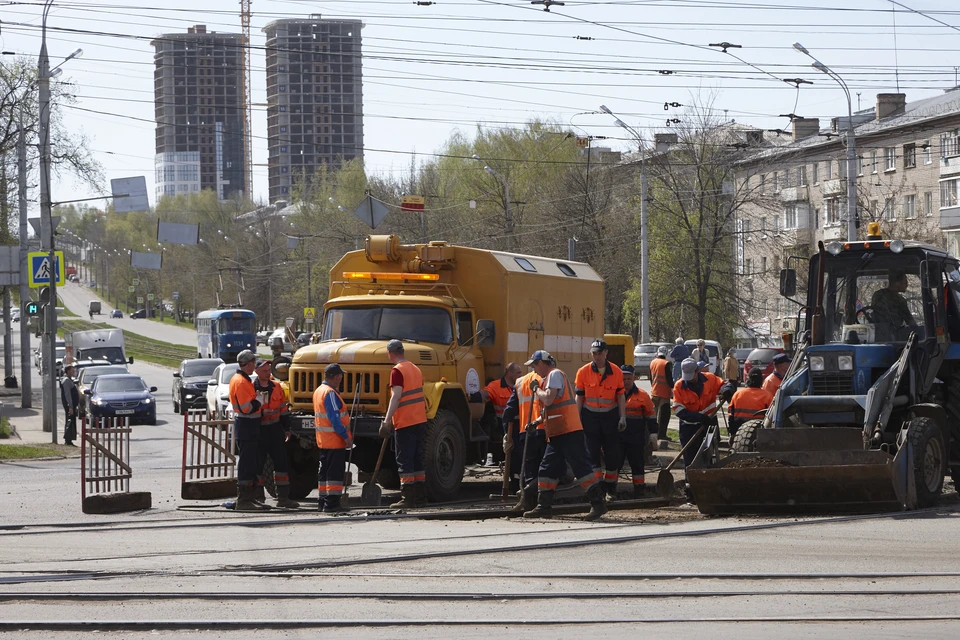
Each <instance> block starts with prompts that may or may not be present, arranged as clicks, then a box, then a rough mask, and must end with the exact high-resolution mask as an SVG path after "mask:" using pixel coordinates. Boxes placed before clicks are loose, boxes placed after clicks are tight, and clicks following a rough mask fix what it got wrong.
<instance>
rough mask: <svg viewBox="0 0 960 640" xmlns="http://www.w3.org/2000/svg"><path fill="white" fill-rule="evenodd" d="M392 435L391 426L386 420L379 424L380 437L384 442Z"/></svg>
mask: <svg viewBox="0 0 960 640" xmlns="http://www.w3.org/2000/svg"><path fill="white" fill-rule="evenodd" d="M391 435H393V425H392V424H390V423H388V422H387V421H386V420H384V421H383V422H381V423H380V437H381V438H383V439H384V440H386V439H387V438H389V437H390V436H391Z"/></svg>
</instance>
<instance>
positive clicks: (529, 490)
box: [503, 350, 556, 515]
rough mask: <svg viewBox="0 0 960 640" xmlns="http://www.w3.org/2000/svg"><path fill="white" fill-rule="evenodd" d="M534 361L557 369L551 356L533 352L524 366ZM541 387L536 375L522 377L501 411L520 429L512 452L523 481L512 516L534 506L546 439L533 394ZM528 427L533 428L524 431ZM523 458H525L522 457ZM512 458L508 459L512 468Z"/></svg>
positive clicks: (505, 441) (505, 418)
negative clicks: (517, 454) (547, 362)
mask: <svg viewBox="0 0 960 640" xmlns="http://www.w3.org/2000/svg"><path fill="white" fill-rule="evenodd" d="M537 360H549V361H551V362H553V363H554V365H556V362H555V361H553V356H551V355H550V354H549V353H547V352H546V351H542V350H541V351H535V352H534V353H533V357H531V358H530V360H528V361H527V364H526V365H525V366H528V367H529V366H532V365H531V363H533V362H535V361H537ZM541 384H543V379H542V378H541V377H540V376H539V375H538V374H537V372H536V371H530V372H529V373H527V374H525V375H523V376H521V377H520V378H518V379H517V383H516V385H515V388H514V392H513V394H512V395H511V396H510V399H509V400H507V406H506V408H505V409H504V410H503V419H504V421H507V422H513V421H516V423H517V425H519V432H520V434H519V437H518V438H517V439H515V440H513V441H512V442H511V443H510V444H511V445H512V451H519V453H520V463H519V464H518V465H517V467H516V471H517V474H519V473H520V471H521V469H522V470H523V477H521V478H519V480H520V500H518V501H517V504H516V505H514V507H513V509H512V510H511V512H512V513H514V514H516V515H520V514H522V513H525V512H527V511H530V510H531V509H533V508H534V507H535V506H537V477H538V476H537V472H538V469H539V468H540V463H541V462H542V461H543V452H544V451H545V450H546V448H547V435H546V432H545V431H544V425H543V423H542V422H539V421H538V420H537V419H538V418H539V417H540V409H541V407H540V405H539V404H538V403H537V401H536V396H535V392H536V390H537V389H538V388H539V387H540V385H541ZM527 425H534V426H533V428H531V429H529V430H528V429H527V428H526V427H527ZM503 444H504V447H505V448H504V451H506V447H507V445H508V440H507V438H506V437H504V439H503ZM524 456H525V457H524ZM514 459H515V458H511V464H514V463H513V460H514Z"/></svg>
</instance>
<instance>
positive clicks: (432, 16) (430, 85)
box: [0, 0, 960, 203]
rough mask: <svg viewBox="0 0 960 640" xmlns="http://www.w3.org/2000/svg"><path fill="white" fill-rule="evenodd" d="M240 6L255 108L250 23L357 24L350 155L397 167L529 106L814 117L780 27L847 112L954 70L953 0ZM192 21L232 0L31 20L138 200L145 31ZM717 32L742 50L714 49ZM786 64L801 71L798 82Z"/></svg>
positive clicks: (957, 23)
mask: <svg viewBox="0 0 960 640" xmlns="http://www.w3.org/2000/svg"><path fill="white" fill-rule="evenodd" d="M41 4H42V3H38V2H4V1H0V21H2V22H0V48H2V50H3V51H12V52H16V53H17V54H20V55H26V56H30V57H35V56H36V55H37V53H38V52H39V50H40V29H39V25H40V5H41ZM161 5H163V8H159V7H160V6H161ZM252 8H253V18H252V30H251V31H252V33H251V35H252V47H253V51H252V65H253V70H252V91H253V103H254V105H258V104H259V105H262V104H263V103H264V102H266V88H265V87H266V77H265V75H266V74H265V71H264V68H265V59H264V52H263V46H264V43H265V38H264V34H263V31H262V28H263V26H264V25H266V24H267V23H268V22H270V21H272V20H276V19H279V18H285V17H304V16H307V15H310V14H320V15H321V16H323V17H329V18H352V19H360V20H362V21H363V23H364V28H363V32H362V34H363V44H362V47H363V75H364V78H363V93H364V134H365V135H364V157H365V163H366V168H367V171H368V173H370V174H381V175H390V174H393V175H396V176H397V177H400V176H406V175H408V174H409V170H410V169H409V168H410V163H411V158H412V157H413V158H414V160H415V161H416V162H417V163H422V162H425V161H428V160H429V159H430V158H431V157H432V155H431V154H434V153H437V152H438V151H439V150H440V149H441V148H442V146H443V144H444V142H445V141H446V140H448V139H449V138H450V136H451V135H452V134H453V133H455V132H457V131H459V132H461V133H462V134H463V135H466V136H467V137H472V136H473V135H474V134H475V132H476V131H477V128H478V127H482V128H484V129H501V128H517V127H522V126H523V125H524V123H525V122H528V121H529V120H531V119H534V118H538V119H545V120H549V121H552V122H555V123H556V124H558V125H559V126H562V127H565V128H568V129H571V128H572V129H573V130H574V131H576V132H577V133H578V135H590V136H607V138H608V139H607V140H604V141H602V142H596V143H594V144H597V145H599V144H602V145H604V146H610V147H612V148H614V149H617V150H629V149H636V146H637V142H636V141H635V139H634V137H633V136H632V134H630V133H628V132H627V131H625V130H624V129H622V128H620V127H618V126H617V124H616V123H615V120H614V118H613V117H611V116H610V115H608V114H606V113H602V112H600V111H599V108H600V105H606V106H607V107H608V108H609V109H610V110H611V111H613V112H614V113H615V114H616V115H617V116H618V117H619V118H620V119H621V120H622V121H624V122H625V123H626V124H628V125H630V126H631V127H632V128H634V129H635V130H636V131H637V132H638V133H639V134H640V136H641V137H642V138H643V139H645V140H648V141H649V140H651V139H652V137H653V134H654V133H658V132H664V131H669V130H670V128H669V127H668V126H667V120H668V119H671V118H680V119H683V115H684V111H685V109H687V108H688V107H689V105H691V104H693V103H701V104H708V105H710V106H711V107H712V108H713V109H714V110H715V115H716V116H717V117H718V118H722V119H730V120H736V121H737V122H740V123H743V124H747V125H751V126H756V127H760V128H764V129H785V130H788V129H789V128H790V122H789V119H788V118H786V117H784V116H783V115H782V114H789V113H794V114H797V115H800V116H804V117H819V118H821V124H822V125H824V126H825V125H826V124H827V122H828V120H829V118H831V117H834V116H837V115H840V114H845V113H846V110H847V103H846V98H845V95H844V92H843V90H842V89H841V87H840V86H839V84H837V83H836V82H835V81H833V80H832V79H831V78H829V77H828V76H826V75H824V74H823V73H820V72H819V71H817V70H815V69H813V68H811V66H810V64H811V62H812V60H811V59H810V58H808V57H807V56H804V55H803V54H801V53H799V52H798V51H796V50H795V49H794V48H793V47H792V45H793V43H794V42H800V43H802V44H803V46H804V47H806V48H807V50H808V51H809V52H810V54H811V55H813V56H815V57H816V58H817V59H818V60H820V61H821V62H822V63H823V64H825V65H827V66H828V67H829V68H831V69H832V70H834V71H835V72H836V73H837V74H838V75H839V76H840V77H841V78H842V79H843V80H845V81H846V83H847V84H848V86H849V88H850V91H851V100H852V102H853V108H854V109H855V110H856V109H857V108H858V106H859V107H860V108H863V109H867V108H872V106H873V105H874V103H875V100H876V94H877V93H885V92H896V91H897V90H898V89H899V91H901V92H903V93H906V94H907V100H908V101H913V100H916V99H920V98H924V97H930V96H933V95H937V94H939V93H941V92H942V91H944V90H946V89H949V88H952V87H954V86H955V85H956V84H957V81H956V78H957V72H958V66H960V56H958V55H957V54H956V52H957V51H960V5H958V4H957V2H956V0H905V1H904V2H900V1H899V0H895V1H893V2H891V1H889V0H846V1H845V2H833V3H828V2H826V0H783V2H782V3H767V2H750V1H746V0H731V1H726V0H605V1H604V0H599V1H577V0H566V2H565V5H564V6H559V5H555V6H553V7H551V10H550V11H549V12H545V11H543V7H542V6H535V5H531V4H530V2H529V1H528V0H519V1H494V0H449V1H443V0H440V1H437V2H433V3H431V4H428V5H427V6H420V5H418V4H416V3H415V2H413V1H412V0H349V1H338V2H323V1H312V2H311V1H306V0H304V1H297V0H253V2H252ZM194 24H205V25H206V26H207V29H208V31H218V32H232V33H239V32H240V17H239V2H237V1H236V0H216V1H214V0H191V1H189V2H188V1H187V0H163V2H157V0H152V1H151V0H146V1H141V0H57V1H56V2H55V3H54V7H53V9H52V11H51V13H50V16H49V19H48V22H47V25H48V35H47V38H48V50H49V52H50V58H51V66H53V65H56V64H58V63H59V62H60V61H61V60H62V59H63V58H64V57H66V56H67V55H69V54H70V53H71V52H72V51H73V50H74V49H76V48H77V47H80V48H82V49H83V55H82V56H81V57H79V58H75V59H73V60H70V61H69V62H67V63H66V64H65V65H64V67H63V70H64V73H63V74H62V75H60V76H59V77H58V78H56V79H55V80H54V81H55V82H66V83H70V88H71V89H72V91H73V93H74V94H75V95H76V96H77V103H76V104H75V105H73V106H72V107H64V108H63V113H62V117H63V119H64V121H65V122H66V124H67V126H68V127H69V128H70V129H71V130H82V131H83V132H84V133H85V134H86V135H87V136H88V137H89V139H90V144H91V147H92V149H93V153H94V155H95V157H96V158H97V159H98V160H99V161H100V162H101V163H102V165H103V167H104V169H105V172H106V176H107V178H108V179H110V178H118V177H128V176H135V175H145V176H146V177H147V187H148V193H150V194H151V203H153V193H154V188H153V166H154V162H153V159H154V152H155V143H154V132H155V126H154V124H153V122H154V109H153V96H154V93H153V47H152V46H151V45H150V39H151V38H152V37H155V36H157V35H160V34H163V33H176V32H185V31H186V29H187V27H189V26H192V25H194ZM718 43H731V44H734V45H740V48H734V47H730V48H728V49H727V52H726V53H724V51H723V50H722V48H720V47H716V46H711V45H714V44H718ZM0 62H2V60H0ZM954 65H957V66H954ZM785 78H803V79H805V80H808V81H811V82H812V83H813V84H809V85H808V84H804V85H802V86H801V87H800V89H799V90H798V89H796V88H795V87H794V86H793V85H791V84H789V83H786V82H784V81H783V79H785ZM665 103H668V104H667V105H666V109H665ZM669 103H677V104H679V105H681V106H680V107H675V106H671V105H670V104H669ZM252 125H253V128H252V129H253V131H252V132H253V136H254V139H253V161H254V164H255V165H265V164H266V160H267V145H266V139H265V136H266V113H265V110H264V107H262V106H261V107H254V111H253V123H252ZM413 154H415V155H413ZM52 191H53V199H54V201H62V200H67V199H79V198H85V197H93V196H98V195H102V194H103V193H106V192H108V191H109V184H106V185H104V188H103V190H101V191H99V192H97V191H96V190H94V189H92V188H90V187H87V186H85V185H81V184H77V183H76V182H75V181H73V180H71V179H69V178H66V179H63V180H61V181H59V182H58V181H54V183H53V187H52ZM266 193H267V177H266V167H265V166H255V167H254V192H253V196H254V198H255V199H259V200H262V201H265V200H266Z"/></svg>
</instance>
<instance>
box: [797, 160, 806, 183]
mask: <svg viewBox="0 0 960 640" xmlns="http://www.w3.org/2000/svg"><path fill="white" fill-rule="evenodd" d="M797 186H798V187H805V186H807V166H806V165H803V166H802V167H797Z"/></svg>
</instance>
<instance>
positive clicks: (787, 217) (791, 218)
mask: <svg viewBox="0 0 960 640" xmlns="http://www.w3.org/2000/svg"><path fill="white" fill-rule="evenodd" d="M783 228H784V229H796V228H797V205H795V204H789V205H787V206H786V208H785V209H784V212H783Z"/></svg>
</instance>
